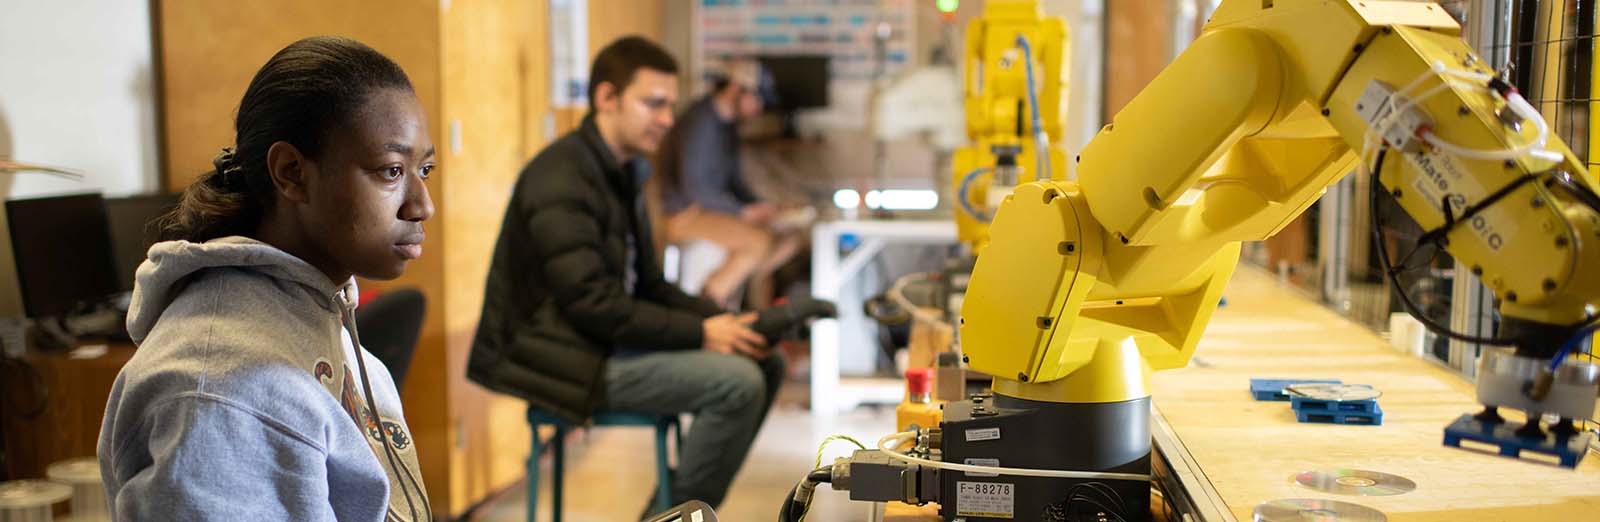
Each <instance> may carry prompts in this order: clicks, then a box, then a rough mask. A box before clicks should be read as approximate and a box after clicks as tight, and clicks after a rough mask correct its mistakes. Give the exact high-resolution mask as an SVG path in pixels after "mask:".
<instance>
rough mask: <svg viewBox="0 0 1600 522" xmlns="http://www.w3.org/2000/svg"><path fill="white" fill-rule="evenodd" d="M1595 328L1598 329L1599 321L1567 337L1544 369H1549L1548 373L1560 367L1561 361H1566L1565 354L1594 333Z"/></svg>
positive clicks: (1569, 352)
mask: <svg viewBox="0 0 1600 522" xmlns="http://www.w3.org/2000/svg"><path fill="white" fill-rule="evenodd" d="M1595 330H1600V322H1596V323H1593V324H1590V325H1589V326H1585V327H1583V328H1580V329H1578V331H1577V333H1574V334H1572V335H1571V336H1570V337H1568V338H1567V342H1564V343H1561V349H1560V350H1558V351H1556V356H1555V357H1551V358H1550V366H1549V367H1548V368H1546V369H1548V370H1550V373H1555V371H1556V369H1558V368H1560V367H1561V363H1562V362H1563V361H1566V359H1567V355H1568V354H1571V353H1572V350H1573V349H1575V348H1577V347H1578V345H1580V344H1583V340H1584V339H1588V338H1589V337H1590V336H1592V335H1594V332H1595Z"/></svg>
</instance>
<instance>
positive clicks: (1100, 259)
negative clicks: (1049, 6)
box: [796, 0, 1600, 521]
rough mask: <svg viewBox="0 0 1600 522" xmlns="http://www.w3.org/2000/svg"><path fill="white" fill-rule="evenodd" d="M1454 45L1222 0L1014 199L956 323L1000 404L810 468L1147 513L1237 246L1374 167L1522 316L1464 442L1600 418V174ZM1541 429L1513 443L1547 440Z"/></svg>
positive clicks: (938, 490) (1364, 20)
mask: <svg viewBox="0 0 1600 522" xmlns="http://www.w3.org/2000/svg"><path fill="white" fill-rule="evenodd" d="M1459 31H1460V29H1459V26H1458V25H1457V24H1456V22H1455V21H1454V20H1452V19H1451V18H1450V17H1449V16H1448V15H1447V14H1446V13H1445V11H1444V10H1443V9H1442V8H1440V7H1439V6H1437V5H1433V4H1431V3H1421V2H1409V1H1380V0H1359V1H1358V0H1273V1H1260V0H1226V1H1225V2H1223V4H1222V5H1221V7H1220V8H1219V9H1218V10H1217V12H1216V13H1215V14H1214V16H1213V17H1212V18H1211V20H1210V21H1209V22H1208V23H1207V24H1206V27H1205V29H1204V30H1203V32H1202V34H1201V36H1200V37H1199V38H1198V39H1196V40H1195V41H1194V42H1193V43H1192V44H1191V45H1190V46H1189V47H1188V49H1186V50H1185V51H1184V52H1183V53H1182V54H1181V55H1180V56H1179V57H1178V58H1177V59H1176V60H1175V61H1174V62H1173V63H1172V64H1171V65H1170V66H1168V67H1167V68H1166V69H1165V70H1164V71H1162V72H1161V74H1160V75H1158V76H1157V77H1156V78H1155V80H1154V81H1152V82H1151V83H1150V85H1149V86H1148V87H1146V88H1145V89H1144V91H1143V92H1141V93H1140V94H1139V95H1138V96H1137V97H1136V98H1134V99H1133V101H1132V102H1130V103H1129V104H1128V105H1127V106H1126V107H1125V108H1124V109H1123V110H1122V111H1121V112H1119V113H1118V114H1117V115H1116V117H1115V118H1114V119H1113V121H1112V122H1111V123H1110V124H1108V125H1106V126H1105V127H1104V128H1103V129H1101V131H1100V132H1099V134H1098V135H1096V136H1095V138H1094V140H1093V141H1091V142H1090V143H1089V144H1088V146H1087V147H1086V148H1085V149H1084V150H1083V151H1082V153H1081V155H1080V157H1081V162H1080V163H1079V164H1078V169H1077V173H1078V176H1077V177H1078V179H1077V180H1076V181H1064V180H1061V179H1050V180H1043V181H1034V182H1027V183H1023V184H1021V185H1018V186H1017V187H1016V188H1015V190H1013V191H1012V192H1011V194H1010V195H1009V196H1007V197H1005V198H1004V200H1003V203H1001V204H1000V205H999V209H998V212H997V213H996V214H995V216H994V220H993V222H992V223H991V224H990V225H989V228H988V234H989V242H988V246H987V247H986V248H984V250H982V251H981V252H980V254H979V256H978V260H977V264H976V266H975V267H974V270H973V273H972V278H971V281H970V283H969V285H968V287H967V293H966V298H965V302H964V304H963V306H962V310H961V339H962V348H963V352H964V354H965V356H966V358H967V362H968V364H969V365H970V366H971V367H972V368H974V369H976V370H979V371H982V372H984V373H987V374H989V375H993V376H995V379H994V393H993V394H992V395H978V396H974V397H973V398H972V399H970V400H964V401H957V402H951V403H947V404H945V405H944V409H943V419H942V420H941V421H940V423H939V426H938V427H937V428H931V427H929V428H926V429H922V430H919V431H916V432H906V433H899V434H896V435H892V436H890V437H887V438H885V439H884V440H881V441H880V442H879V448H880V450H882V451H866V450H863V451H858V452H856V454H854V455H852V456H851V457H850V458H848V459H839V461H836V462H835V464H834V465H833V466H830V467H829V468H828V469H827V470H819V471H817V472H813V473H814V474H818V473H820V474H821V475H819V477H818V480H821V479H827V480H828V481H831V482H832V484H833V485H834V489H848V490H849V491H850V494H851V498H852V499H857V500H880V501H881V500H903V501H907V502H917V503H920V502H927V501H936V502H939V503H940V514H941V515H942V516H944V517H945V518H946V519H947V520H950V519H957V518H961V519H966V520H972V521H977V520H1006V519H1024V520H1033V519H1048V520H1060V519H1069V518H1070V517H1071V516H1076V515H1073V513H1074V510H1075V509H1076V510H1084V509H1087V508H1085V507H1084V506H1085V505H1089V504H1092V506H1091V507H1092V508H1093V509H1088V511H1087V512H1088V514H1094V513H1097V512H1099V513H1109V514H1110V515H1115V518H1116V519H1121V520H1130V521H1140V520H1149V518H1150V511H1149V505H1148V503H1147V502H1146V500H1147V499H1148V498H1149V487H1150V486H1149V475H1150V472H1151V466H1152V463H1151V443H1150V440H1151V437H1150V414H1149V413H1150V384H1149V376H1150V372H1151V371H1152V370H1159V369H1166V368H1176V367H1180V366H1183V365H1185V364H1187V362H1188V361H1189V359H1190V356H1191V355H1192V354H1193V352H1194V349H1195V345H1196V344H1197V342H1198V340H1199V337H1200V334H1201V332H1202V331H1203V330H1204V328H1205V325H1206V323H1207V322H1208V321H1209V319H1210V317H1211V313H1212V311H1213V310H1215V309H1216V307H1217V302H1218V300H1219V298H1220V296H1221V293H1222V289H1223V286H1224V285H1225V284H1226V283H1227V281H1228V279H1229V277H1230V276H1231V275H1232V273H1233V270H1234V266H1235V265H1236V264H1237V262H1238V258H1239V244H1240V242H1242V241H1252V240H1260V239H1264V238H1267V237H1270V236H1272V235H1273V234H1275V233H1277V232H1278V230H1280V229H1281V228H1283V227H1284V226H1285V224H1287V223H1289V222H1290V221H1291V220H1293V219H1294V218H1295V217H1296V216H1298V215H1299V214H1300V213H1301V212H1304V211H1305V210H1306V208H1307V207H1309V206H1310V205H1311V203H1312V202H1314V201H1316V199H1317V198H1318V197H1320V196H1321V195H1322V194H1323V192H1324V190H1325V189H1326V188H1327V187H1328V186H1329V185H1331V184H1333V183H1334V182H1335V181H1337V180H1338V179H1339V178H1341V177H1342V176H1344V175H1346V174H1347V173H1349V172H1350V171H1351V170H1353V169H1356V170H1357V171H1358V172H1361V173H1363V174H1366V175H1370V176H1372V177H1374V178H1376V179H1377V181H1378V182H1379V183H1377V184H1375V186H1381V188H1382V189H1384V190H1386V191H1388V192H1389V193H1390V194H1391V195H1393V196H1394V197H1395V198H1397V200H1398V201H1399V203H1400V205H1401V206H1402V207H1403V208H1404V209H1405V211H1406V212H1407V213H1408V214H1410V215H1411V216H1413V217H1414V218H1415V219H1416V220H1417V222H1418V223H1419V224H1421V225H1422V226H1423V227H1424V228H1426V229H1430V230H1431V231H1430V232H1429V233H1428V234H1427V235H1426V237H1427V239H1429V240H1431V241H1435V242H1436V244H1439V245H1443V246H1445V248H1446V249H1447V250H1448V251H1449V252H1450V253H1451V255H1453V256H1454V257H1455V259H1456V260H1457V262H1458V263H1459V265H1460V266H1462V267H1467V268H1468V269H1469V270H1470V271H1471V272H1473V273H1475V274H1477V275H1478V276H1479V277H1480V278H1481V279H1482V280H1483V281H1484V282H1485V283H1486V284H1487V285H1488V286H1489V288H1490V289H1492V290H1493V291H1494V292H1495V293H1496V295H1498V296H1500V298H1501V300H1500V302H1501V304H1500V312H1501V315H1502V320H1501V336H1502V338H1499V339H1478V340H1476V341H1483V342H1484V343H1485V344H1508V345H1513V346H1515V347H1516V349H1515V351H1514V352H1513V351H1506V350H1491V351H1488V352H1486V355H1485V358H1484V363H1483V365H1482V367H1481V368H1480V373H1479V376H1478V399H1479V401H1480V402H1482V403H1484V404H1485V405H1487V406H1490V408H1488V409H1486V410H1485V411H1484V412H1483V413H1480V414H1478V415H1477V416H1473V415H1466V416H1464V417H1463V419H1462V420H1459V421H1458V424H1459V423H1461V422H1481V423H1482V425H1483V426H1488V427H1486V428H1484V429H1482V430H1479V431H1494V432H1495V433H1497V434H1498V433H1499V431H1500V430H1501V429H1502V428H1505V423H1503V422H1498V421H1497V420H1495V419H1498V416H1497V414H1496V412H1495V407H1511V408H1516V409H1522V410H1525V411H1528V412H1530V413H1558V414H1560V415H1561V416H1563V417H1573V416H1578V415H1588V414H1589V413H1590V412H1592V410H1593V408H1594V405H1595V395H1596V393H1595V392H1596V386H1597V383H1600V366H1595V365H1594V364H1591V363H1588V362H1582V361H1578V360H1577V359H1578V358H1571V359H1572V360H1566V361H1562V360H1561V359H1562V356H1561V355H1558V353H1560V352H1561V351H1563V350H1565V349H1570V345H1571V340H1575V339H1578V338H1579V337H1580V336H1581V335H1583V328H1585V327H1584V324H1585V323H1588V322H1590V321H1593V316H1592V314H1593V310H1594V308H1595V306H1596V305H1597V304H1600V197H1597V196H1595V187H1596V185H1597V183H1596V180H1595V177H1594V175H1593V174H1591V173H1589V172H1588V171H1586V170H1585V169H1584V168H1583V166H1582V164H1581V163H1580V162H1579V161H1578V160H1577V158H1575V157H1574V156H1573V155H1572V153H1571V152H1570V151H1569V150H1567V148H1566V147H1565V146H1564V145H1563V144H1562V143H1561V141H1560V140H1559V139H1557V138H1556V137H1554V136H1551V135H1550V130H1549V128H1548V126H1546V125H1545V124H1544V123H1543V121H1542V120H1541V119H1540V118H1541V117H1540V116H1539V115H1538V114H1537V113H1536V112H1535V111H1533V109H1532V108H1531V107H1529V106H1528V105H1527V103H1526V101H1524V100H1522V98H1521V97H1520V96H1519V95H1517V94H1516V93H1515V92H1514V90H1512V89H1510V88H1509V86H1507V85H1505V84H1504V83H1503V82H1500V81H1498V80H1496V79H1494V78H1492V76H1491V75H1492V74H1493V73H1492V71H1489V70H1487V69H1486V68H1485V67H1484V65H1483V64H1482V63H1481V62H1480V61H1479V60H1478V58H1477V57H1476V56H1474V55H1473V53H1472V51H1471V50H1470V49H1468V48H1467V46H1466V44H1465V43H1464V42H1463V41H1462V40H1461V39H1460V37H1459ZM968 110H969V111H973V110H974V109H973V108H972V106H971V105H969V106H968ZM1392 273H1393V272H1391V275H1392ZM1441 331H1443V329H1441ZM1446 335H1457V334H1453V333H1450V332H1447V333H1446ZM1462 337H1464V336H1462ZM1564 345H1565V347H1564ZM1530 383H1532V384H1533V386H1529V384H1530ZM1529 418H1530V419H1531V422H1530V423H1528V424H1527V425H1525V426H1524V428H1522V429H1519V430H1517V435H1518V436H1521V435H1522V434H1523V431H1524V430H1528V431H1529V432H1530V433H1532V432H1537V434H1540V435H1542V433H1543V432H1542V431H1541V429H1540V428H1539V426H1538V424H1539V422H1540V421H1539V418H1540V415H1537V414H1534V415H1529ZM1562 424H1568V426H1566V428H1567V429H1568V430H1571V428H1570V425H1569V424H1570V423H1567V422H1565V421H1564V422H1563V423H1562ZM1530 427H1531V428H1530ZM1561 429H1562V426H1559V425H1558V426H1556V427H1554V428H1553V430H1552V431H1557V432H1560V431H1561ZM1446 433H1447V438H1448V434H1449V433H1451V432H1450V431H1449V429H1447V431H1446ZM1568 433H1569V436H1567V437H1565V438H1558V439H1559V440H1575V441H1579V442H1577V443H1576V444H1582V443H1583V442H1581V441H1583V437H1579V436H1571V435H1570V433H1571V432H1570V431H1569V432H1568ZM907 445H909V446H910V447H911V449H910V450H909V451H904V450H902V449H899V448H901V447H903V446H907ZM1579 451H1580V452H1581V450H1579ZM902 453H905V454H902ZM1579 455H1580V456H1581V453H1579ZM1575 464H1576V461H1575V458H1574V460H1573V462H1572V463H1571V464H1567V462H1565V461H1564V462H1563V465H1575ZM808 480H809V478H808ZM813 485H814V484H813ZM1086 497H1088V498H1089V500H1088V501H1085V500H1083V499H1084V498H1086ZM796 498H799V497H798V496H797V497H796ZM1041 513H1042V514H1043V515H1041ZM1080 514H1081V513H1080ZM1105 518H1112V517H1111V516H1106V517H1105Z"/></svg>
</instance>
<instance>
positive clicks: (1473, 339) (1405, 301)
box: [1367, 146, 1514, 346]
mask: <svg viewBox="0 0 1600 522" xmlns="http://www.w3.org/2000/svg"><path fill="white" fill-rule="evenodd" d="M1388 153H1389V148H1388V147H1387V146H1385V147H1381V148H1379V149H1378V156H1377V161H1376V162H1375V163H1374V164H1373V165H1372V169H1371V172H1372V186H1371V187H1370V189H1369V190H1368V191H1367V196H1368V202H1369V204H1368V205H1367V207H1368V210H1369V211H1368V212H1367V213H1368V214H1369V215H1371V218H1372V241H1373V243H1375V244H1376V248H1377V249H1378V264H1379V266H1380V267H1381V268H1382V269H1383V274H1384V276H1385V277H1387V278H1388V279H1389V282H1390V284H1391V285H1392V286H1393V287H1394V292H1395V295H1396V296H1398V297H1399V298H1400V304H1401V305H1402V306H1403V307H1404V308H1405V310H1406V313H1408V314H1411V316H1412V317H1414V318H1416V319H1417V321H1419V322H1421V323H1422V325H1423V326H1424V327H1426V328H1427V329H1428V331H1430V332H1433V333H1435V334H1438V335H1442V336H1445V337H1448V338H1450V339H1454V340H1457V341H1461V342H1466V343H1474V344H1483V345H1490V346H1511V345H1513V344H1514V343H1513V342H1512V341H1511V340H1508V339H1499V338H1493V337H1479V336H1474V335H1467V334H1463V333H1459V332H1456V331H1454V330H1451V329H1450V327H1448V326H1445V325H1442V324H1439V323H1438V322H1435V321H1434V320H1433V319H1432V318H1429V317H1428V316H1427V315H1426V314H1424V313H1423V312H1422V309H1421V308H1419V307H1418V306H1417V304H1416V303H1415V302H1412V301H1411V296H1410V295H1409V294H1407V293H1406V291H1405V287H1404V286H1402V285H1401V284H1400V270H1397V269H1395V268H1394V267H1393V266H1391V265H1390V263H1389V246H1388V243H1387V241H1385V239H1384V236H1383V219H1382V218H1380V217H1379V216H1378V212H1377V209H1378V192H1379V191H1380V190H1381V189H1382V188H1383V183H1382V182H1381V181H1380V180H1379V176H1380V175H1381V173H1382V172H1383V162H1384V160H1385V159H1387V155H1388Z"/></svg>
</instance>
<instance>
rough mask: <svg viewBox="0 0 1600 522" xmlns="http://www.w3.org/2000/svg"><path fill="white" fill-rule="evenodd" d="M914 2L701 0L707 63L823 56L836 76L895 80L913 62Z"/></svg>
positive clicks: (701, 34) (701, 37)
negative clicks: (728, 60) (758, 58)
mask: <svg viewBox="0 0 1600 522" xmlns="http://www.w3.org/2000/svg"><path fill="white" fill-rule="evenodd" d="M913 8H914V5H913V0H700V8H699V9H698V10H697V15H698V17H699V20H697V25H698V27H699V31H697V35H696V38H697V39H698V42H696V43H697V44H698V45H697V46H698V47H699V51H700V57H701V58H702V60H703V61H702V63H706V64H717V63H720V62H722V61H723V60H726V59H727V58H730V57H771V56H816V57H825V58H827V59H828V61H829V73H830V75H831V76H832V78H833V79H834V80H842V81H853V80H854V81H860V80H871V79H873V78H875V77H879V75H880V74H881V75H882V77H885V78H888V77H893V76H894V75H896V74H897V73H899V72H900V71H901V70H903V69H904V68H905V67H906V65H907V63H908V60H909V59H910V54H911V50H912V49H913V48H914V47H913V42H912V38H913V34H914V33H915V23H916V20H915V17H914V11H913Z"/></svg>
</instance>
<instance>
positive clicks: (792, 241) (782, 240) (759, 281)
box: [746, 232, 804, 310]
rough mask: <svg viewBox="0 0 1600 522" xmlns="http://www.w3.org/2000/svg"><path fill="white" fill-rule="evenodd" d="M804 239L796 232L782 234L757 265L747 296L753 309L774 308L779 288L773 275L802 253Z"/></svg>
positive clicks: (751, 275)
mask: <svg viewBox="0 0 1600 522" xmlns="http://www.w3.org/2000/svg"><path fill="white" fill-rule="evenodd" d="M803 239H804V237H803V236H802V235H800V234H799V233H795V232H787V233H782V234H781V235H778V236H777V240H776V241H775V242H773V244H772V248H771V249H770V250H768V251H767V252H766V258H765V259H762V260H761V263H760V264H758V265H756V268H755V270H754V271H753V272H752V273H751V274H750V284H749V287H748V291H747V292H746V294H747V297H748V298H749V303H750V304H751V309H757V310H758V309H762V308H766V307H769V306H772V301H773V299H774V298H775V297H776V294H777V288H776V287H775V286H774V285H773V279H772V273H773V272H776V271H777V270H778V267H781V266H783V264H784V263H787V262H789V258H791V257H794V254H795V253H796V252H799V251H800V246H801V245H802V244H803V242H804V241H803Z"/></svg>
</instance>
